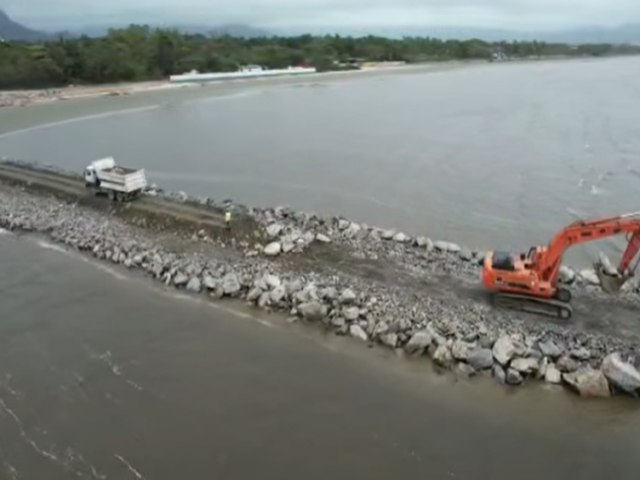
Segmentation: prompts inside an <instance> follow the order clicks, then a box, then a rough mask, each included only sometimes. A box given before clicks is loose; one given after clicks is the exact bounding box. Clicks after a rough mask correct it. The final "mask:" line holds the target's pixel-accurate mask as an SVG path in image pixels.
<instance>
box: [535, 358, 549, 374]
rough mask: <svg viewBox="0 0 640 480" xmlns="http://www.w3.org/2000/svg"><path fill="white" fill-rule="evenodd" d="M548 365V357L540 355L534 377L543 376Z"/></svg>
mask: <svg viewBox="0 0 640 480" xmlns="http://www.w3.org/2000/svg"><path fill="white" fill-rule="evenodd" d="M548 367H549V358H548V357H542V360H540V365H539V366H538V371H537V372H536V378H538V379H541V378H544V376H545V375H546V373H547V368H548Z"/></svg>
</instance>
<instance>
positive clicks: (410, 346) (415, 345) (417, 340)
mask: <svg viewBox="0 0 640 480" xmlns="http://www.w3.org/2000/svg"><path fill="white" fill-rule="evenodd" d="M429 345H431V334H430V333H429V332H428V331H426V330H420V331H417V332H416V333H414V334H413V335H412V336H411V338H410V339H409V341H408V342H407V344H406V345H405V346H404V349H405V350H406V352H407V353H423V352H424V350H425V349H426V348H427V347H428V346H429Z"/></svg>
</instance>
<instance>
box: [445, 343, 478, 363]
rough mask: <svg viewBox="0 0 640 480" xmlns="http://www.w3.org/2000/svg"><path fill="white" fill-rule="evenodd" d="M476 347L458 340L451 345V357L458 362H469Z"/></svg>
mask: <svg viewBox="0 0 640 480" xmlns="http://www.w3.org/2000/svg"><path fill="white" fill-rule="evenodd" d="M474 347H475V345H473V344H471V343H467V342H465V341H463V340H456V341H454V342H453V344H452V345H451V356H452V357H453V358H455V359H456V360H465V361H466V360H467V358H468V357H469V354H470V353H471V352H472V350H473V349H474Z"/></svg>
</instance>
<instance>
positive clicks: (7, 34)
mask: <svg viewBox="0 0 640 480" xmlns="http://www.w3.org/2000/svg"><path fill="white" fill-rule="evenodd" d="M48 36H49V35H48V34H46V33H44V32H39V31H37V30H31V29H30V28H27V27H25V26H24V25H20V24H19V23H17V22H14V21H13V20H11V18H9V15H7V14H6V13H5V12H4V11H3V10H0V38H3V39H4V40H22V41H35V40H42V39H45V38H48Z"/></svg>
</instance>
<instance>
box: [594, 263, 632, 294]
mask: <svg viewBox="0 0 640 480" xmlns="http://www.w3.org/2000/svg"><path fill="white" fill-rule="evenodd" d="M593 269H594V270H595V272H596V275H597V276H598V279H599V280H600V287H601V288H602V290H604V291H605V292H607V293H610V294H617V293H618V292H620V289H621V288H622V286H623V285H624V284H625V283H626V281H627V280H628V279H629V277H625V276H624V275H620V274H619V273H615V274H614V273H613V272H612V271H611V269H609V268H606V266H603V264H602V262H599V261H598V262H595V263H594V264H593Z"/></svg>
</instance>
